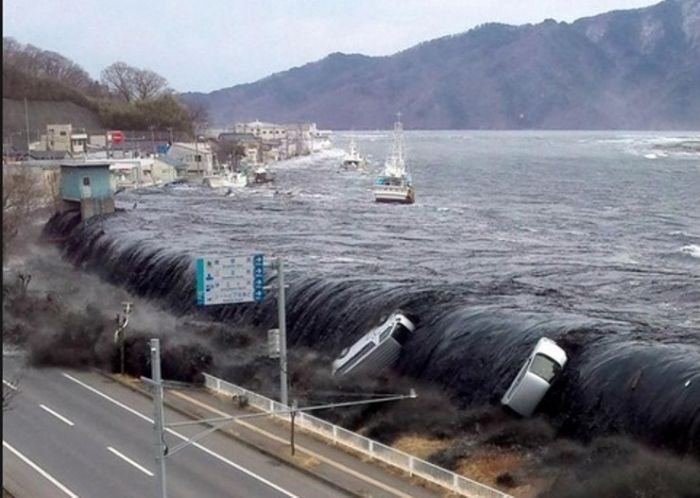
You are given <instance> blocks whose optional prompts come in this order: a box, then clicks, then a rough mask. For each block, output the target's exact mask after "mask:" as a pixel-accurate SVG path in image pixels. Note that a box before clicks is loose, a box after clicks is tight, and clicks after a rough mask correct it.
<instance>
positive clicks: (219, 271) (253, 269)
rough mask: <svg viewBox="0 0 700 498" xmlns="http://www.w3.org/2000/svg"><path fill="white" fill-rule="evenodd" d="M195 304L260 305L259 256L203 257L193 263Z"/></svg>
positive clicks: (261, 270)
mask: <svg viewBox="0 0 700 498" xmlns="http://www.w3.org/2000/svg"><path fill="white" fill-rule="evenodd" d="M195 270H196V272H195V273H196V281H197V304H198V305H200V306H208V305H211V304H234V303H248V302H257V303H259V302H261V301H262V300H263V299H264V297H265V290H264V287H265V267H264V258H263V255H262V254H254V255H252V256H238V257H205V258H198V259H197V260H196V261H195Z"/></svg>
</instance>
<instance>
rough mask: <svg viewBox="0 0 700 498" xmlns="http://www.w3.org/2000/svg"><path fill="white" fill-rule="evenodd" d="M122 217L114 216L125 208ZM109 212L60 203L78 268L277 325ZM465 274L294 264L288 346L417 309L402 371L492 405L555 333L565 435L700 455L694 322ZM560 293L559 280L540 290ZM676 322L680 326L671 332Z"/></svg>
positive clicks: (58, 231) (156, 295) (699, 358)
mask: <svg viewBox="0 0 700 498" xmlns="http://www.w3.org/2000/svg"><path fill="white" fill-rule="evenodd" d="M117 216H118V215H117ZM105 227H106V224H105V225H104V226H103V220H102V219H101V218H99V217H97V218H93V219H91V220H89V221H88V222H86V223H81V222H80V216H79V214H78V213H73V212H66V213H62V214H56V215H54V217H53V218H52V219H51V220H50V221H49V222H48V223H47V225H46V227H45V229H44V237H45V238H46V239H49V240H52V241H54V242H56V243H58V244H59V245H60V247H61V248H62V250H63V253H64V256H65V257H66V258H67V259H68V260H69V261H71V262H73V263H74V264H75V265H77V266H78V267H80V268H82V269H84V270H87V271H91V272H95V273H98V274H99V275H100V276H101V277H102V278H104V279H105V280H107V281H109V282H111V283H114V284H116V285H120V286H123V287H124V288H126V289H127V290H128V291H130V292H132V293H134V294H137V295H140V296H143V297H145V298H149V299H151V300H153V301H155V302H157V303H160V304H161V305H163V306H165V307H167V308H169V309H171V310H173V311H174V312H176V313H178V314H182V315H184V314H190V313H204V314H206V315H208V316H209V317H210V318H211V319H214V320H219V321H223V322H227V323H232V324H241V325H243V324H246V325H252V326H255V327H260V328H271V327H273V326H275V325H276V302H275V299H274V292H272V294H273V295H272V296H271V297H272V298H271V299H266V300H265V301H264V302H263V303H262V304H260V305H254V304H244V305H221V306H212V307H208V308H206V309H205V310H200V309H198V308H197V307H196V305H195V292H194V287H195V286H194V279H195V277H194V262H193V260H192V258H191V256H189V255H188V254H184V253H180V252H177V251H175V250H172V249H169V248H166V247H157V246H155V245H154V244H152V243H151V244H143V243H140V242H138V241H126V240H121V239H118V238H115V237H113V236H111V235H110V234H108V233H105V231H104V228H105ZM522 285H523V284H521V283H518V282H515V281H505V282H502V283H500V284H498V287H489V286H483V285H475V284H474V283H471V282H469V281H465V282H460V283H454V282H452V283H444V284H439V283H437V284H436V283H431V284H424V283H416V282H411V281H410V279H409V280H407V281H405V282H400V283H382V282H381V281H368V280H366V279H363V278H361V277H360V276H358V277H356V278H353V277H330V276H325V277H321V276H306V277H303V278H302V277H299V276H294V275H292V276H291V278H290V289H289V291H288V300H287V320H288V340H289V343H290V345H291V346H292V347H293V346H305V347H309V348H313V349H315V350H317V351H319V352H321V353H322V354H324V355H326V356H327V358H328V360H329V371H330V361H331V360H332V358H333V357H334V356H335V355H336V354H337V353H338V352H339V351H340V350H341V349H342V348H343V347H344V346H347V345H349V344H350V343H352V342H353V341H355V340H356V339H357V338H359V337H360V336H361V335H363V334H364V333H365V332H366V331H367V330H368V329H369V328H370V327H371V326H373V325H375V324H376V323H377V321H378V320H379V319H381V318H382V317H383V316H386V315H388V314H389V313H391V312H392V311H394V310H395V309H397V308H399V309H402V310H404V311H406V312H407V313H410V314H411V315H412V316H415V317H416V318H417V320H418V328H417V330H416V332H415V334H414V337H413V339H412V340H411V342H410V343H408V344H407V346H406V348H405V349H404V353H403V355H402V357H401V358H400V360H399V363H398V364H397V366H396V370H397V371H398V372H399V373H401V374H403V375H407V376H411V377H413V378H416V379H419V380H423V381H429V382H433V383H436V384H438V385H440V386H442V387H443V388H444V389H445V390H446V391H448V392H450V393H452V395H453V397H454V399H455V401H457V402H458V403H459V404H460V405H462V406H465V407H468V406H478V405H483V404H496V403H498V400H499V399H500V397H501V396H502V394H503V393H504V391H505V390H506V389H507V387H508V385H509V383H510V382H511V380H512V379H513V377H514V376H515V374H516V373H517V371H518V369H519V368H520V366H521V364H522V362H523V360H524V359H525V357H526V356H527V355H528V353H529V351H530V349H531V348H532V346H533V345H534V343H535V342H536V341H537V340H538V339H539V338H540V337H543V336H546V337H550V338H552V339H554V340H556V341H557V342H558V343H559V344H560V345H561V346H562V347H564V349H565V350H566V351H567V353H568V355H569V363H568V364H567V367H566V368H565V370H564V371H563V372H562V375H561V376H560V377H559V378H558V380H557V381H556V382H555V384H554V386H553V387H552V389H551V390H550V391H549V393H548V394H547V396H546V397H545V399H544V401H543V403H542V405H541V407H540V409H541V411H542V412H543V413H544V414H546V415H548V416H549V417H551V418H552V419H553V420H554V421H556V422H557V423H558V424H559V427H560V428H561V431H562V434H564V435H570V436H575V437H577V438H580V439H583V440H586V439H590V438H593V437H595V436H599V435H603V434H614V433H625V434H629V435H632V436H634V437H636V438H637V439H639V440H642V441H645V442H647V443H650V444H654V445H656V446H659V447H664V448H670V449H674V450H675V451H678V452H681V453H691V454H695V455H700V345H699V344H698V340H697V332H696V331H692V330H687V331H683V330H673V331H669V330H665V329H664V328H662V327H659V326H654V325H650V324H647V323H640V322H634V321H624V320H613V319H605V318H600V317H595V316H590V315H589V314H587V313H586V311H585V310H581V311H578V312H577V311H576V310H575V309H573V310H572V309H569V310H562V311H542V310H539V311H534V310H533V311H527V310H525V309H522V308H515V307H505V306H503V305H502V304H501V303H499V300H497V299H495V298H494V297H493V296H495V295H503V294H504V293H515V292H533V291H532V290H530V289H523V288H521V287H519V286H522ZM537 292H542V293H545V294H547V296H546V297H548V298H551V299H555V300H556V298H557V290H556V289H545V290H541V289H540V290H538V291H537ZM670 332H673V333H670Z"/></svg>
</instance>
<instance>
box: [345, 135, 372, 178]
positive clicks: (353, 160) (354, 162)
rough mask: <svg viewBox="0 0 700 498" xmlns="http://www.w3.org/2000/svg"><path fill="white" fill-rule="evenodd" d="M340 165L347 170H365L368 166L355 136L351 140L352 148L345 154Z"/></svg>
mask: <svg viewBox="0 0 700 498" xmlns="http://www.w3.org/2000/svg"><path fill="white" fill-rule="evenodd" d="M340 166H341V168H342V169H343V170H345V171H363V170H364V169H365V168H366V167H367V161H366V159H365V158H364V157H362V154H360V152H359V151H358V150H357V144H356V143H355V139H354V138H353V139H351V140H350V150H349V151H348V153H347V154H345V157H344V158H343V162H342V163H341V165H340Z"/></svg>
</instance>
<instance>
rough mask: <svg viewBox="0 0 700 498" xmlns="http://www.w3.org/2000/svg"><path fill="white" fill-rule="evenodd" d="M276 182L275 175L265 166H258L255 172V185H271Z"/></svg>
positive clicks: (253, 177)
mask: <svg viewBox="0 0 700 498" xmlns="http://www.w3.org/2000/svg"><path fill="white" fill-rule="evenodd" d="M274 181H275V174H274V173H272V172H271V171H270V170H268V169H267V168H266V167H265V166H258V167H257V168H255V169H254V170H253V174H252V182H253V183H258V184H260V183H269V182H274Z"/></svg>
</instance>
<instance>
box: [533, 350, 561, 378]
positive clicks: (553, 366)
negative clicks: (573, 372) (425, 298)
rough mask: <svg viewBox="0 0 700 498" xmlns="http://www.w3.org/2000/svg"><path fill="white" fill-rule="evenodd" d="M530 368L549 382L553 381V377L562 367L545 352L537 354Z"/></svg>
mask: <svg viewBox="0 0 700 498" xmlns="http://www.w3.org/2000/svg"><path fill="white" fill-rule="evenodd" d="M529 370H530V372H532V373H534V374H535V375H537V376H538V377H541V378H542V379H544V380H546V381H547V382H551V381H552V379H553V378H554V377H555V376H556V375H557V374H558V373H559V370H561V367H560V366H559V364H558V363H557V362H556V361H554V360H553V359H551V358H550V357H548V356H545V355H543V354H537V355H535V358H534V359H533V360H532V365H530V369H529Z"/></svg>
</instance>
